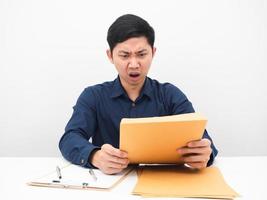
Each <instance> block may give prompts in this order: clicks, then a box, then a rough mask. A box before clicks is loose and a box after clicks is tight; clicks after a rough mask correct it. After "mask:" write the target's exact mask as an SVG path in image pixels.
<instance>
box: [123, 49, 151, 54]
mask: <svg viewBox="0 0 267 200" xmlns="http://www.w3.org/2000/svg"><path fill="white" fill-rule="evenodd" d="M144 52H147V49H142V50H139V51H137V52H135V54H139V53H144ZM118 53H124V54H130V52H128V51H124V50H120V51H119V52H118Z"/></svg>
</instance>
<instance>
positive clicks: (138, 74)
mask: <svg viewBox="0 0 267 200" xmlns="http://www.w3.org/2000/svg"><path fill="white" fill-rule="evenodd" d="M129 76H130V77H132V78H137V77H138V76H140V73H136V72H133V73H130V74H129Z"/></svg>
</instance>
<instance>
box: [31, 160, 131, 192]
mask: <svg viewBox="0 0 267 200" xmlns="http://www.w3.org/2000/svg"><path fill="white" fill-rule="evenodd" d="M132 169H133V167H128V168H126V169H124V170H123V171H122V172H120V173H118V174H114V175H107V174H104V173H103V172H101V171H100V170H98V169H93V170H94V173H95V175H96V177H97V180H95V179H94V178H93V177H92V175H91V174H90V173H89V169H88V168H84V167H81V166H78V165H74V164H68V165H65V166H63V167H60V170H61V175H62V178H61V179H59V178H58V174H57V171H56V169H55V170H54V171H52V172H50V173H48V174H46V175H44V176H42V177H40V178H37V179H35V180H33V181H30V182H28V183H27V184H28V185H29V186H38V187H51V188H64V189H83V190H84V189H96V190H111V189H112V188H114V187H115V186H116V185H117V184H119V183H120V182H121V181H122V180H123V179H124V178H125V177H126V176H127V175H128V174H129V173H130V172H131V171H132Z"/></svg>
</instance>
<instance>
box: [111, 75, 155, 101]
mask: <svg viewBox="0 0 267 200" xmlns="http://www.w3.org/2000/svg"><path fill="white" fill-rule="evenodd" d="M121 95H125V96H127V93H126V91H125V90H124V88H123V87H122V85H121V82H120V78H119V76H118V77H117V78H116V79H115V80H114V84H113V88H112V91H111V95H110V97H111V98H116V97H119V96H121ZM143 95H145V96H147V97H149V98H150V99H151V98H152V85H151V79H150V78H148V77H146V80H145V83H144V86H143V88H142V90H141V93H140V95H139V97H142V96H143Z"/></svg>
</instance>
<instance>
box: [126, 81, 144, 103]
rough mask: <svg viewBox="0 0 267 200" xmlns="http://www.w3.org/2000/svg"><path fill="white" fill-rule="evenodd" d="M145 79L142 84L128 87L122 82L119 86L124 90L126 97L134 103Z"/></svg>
mask: <svg viewBox="0 0 267 200" xmlns="http://www.w3.org/2000/svg"><path fill="white" fill-rule="evenodd" d="M144 82H145V79H144V80H143V81H142V83H140V84H137V85H129V84H127V83H125V82H124V81H121V84H122V86H123V88H124V89H125V91H126V93H127V95H128V97H129V98H130V99H131V100H132V101H135V100H136V99H137V98H138V96H139V95H140V92H141V89H142V87H143V85H144Z"/></svg>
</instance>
